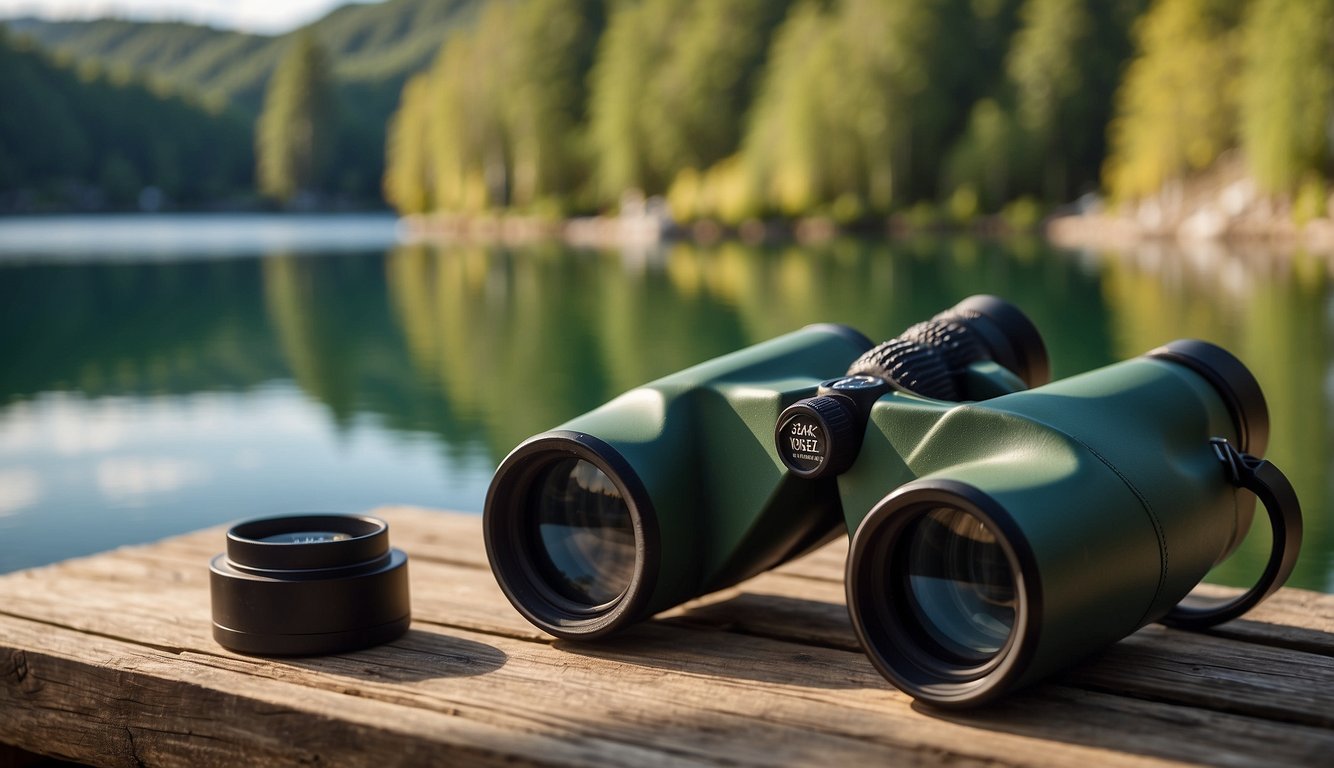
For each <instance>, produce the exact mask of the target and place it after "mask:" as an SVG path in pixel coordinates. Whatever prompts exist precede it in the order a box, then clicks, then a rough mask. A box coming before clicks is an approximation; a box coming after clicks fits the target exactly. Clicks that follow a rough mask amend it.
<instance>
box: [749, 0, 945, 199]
mask: <svg viewBox="0 0 1334 768" xmlns="http://www.w3.org/2000/svg"><path fill="white" fill-rule="evenodd" d="M952 10H953V8H952V4H951V3H949V2H943V1H941V0H936V1H935V2H918V3H902V2H896V1H895V0H843V1H842V2H839V3H836V4H835V5H833V6H832V7H829V8H823V7H820V6H818V5H815V4H805V5H803V6H800V7H798V8H797V9H796V10H795V11H794V12H793V13H792V15H791V16H790V17H789V18H788V20H787V21H786V22H785V23H784V24H783V27H782V29H781V30H780V31H779V33H778V38H777V40H776V41H775V43H774V51H773V55H772V57H771V60H770V62H769V66H768V71H767V75H766V79H765V82H764V85H763V87H762V89H761V91H760V93H759V96H758V97H757V100H756V103H755V105H754V107H753V111H752V112H751V115H752V119H751V122H750V126H749V131H748V134H747V138H746V145H745V150H744V152H745V157H746V162H747V165H748V166H749V168H750V169H751V171H752V173H753V174H754V175H755V178H756V183H757V185H758V188H759V189H760V190H761V193H760V194H761V197H762V199H764V200H765V202H766V203H767V204H769V205H771V206H773V207H774V208H775V209H777V210H778V211H781V212H783V213H786V214H798V213H804V212H810V211H818V210H824V209H827V208H828V206H830V205H831V204H832V203H834V201H836V200H838V199H839V198H841V197H842V196H844V195H850V196H852V198H853V199H855V201H856V202H857V203H858V205H859V206H860V207H861V209H862V210H864V211H867V212H871V213H881V214H882V213H885V212H887V211H888V210H889V208H890V205H891V204H892V203H893V202H894V201H895V200H896V199H902V200H911V199H914V198H916V197H919V196H921V195H923V194H924V193H928V192H929V189H928V188H927V187H926V185H925V184H922V183H920V181H919V180H918V179H917V178H916V177H917V174H918V171H917V170H916V167H915V166H917V165H919V164H924V163H930V158H933V157H937V156H938V155H937V154H936V153H937V152H938V151H939V150H938V147H937V144H938V141H939V134H940V133H941V132H942V131H943V130H944V129H945V128H946V127H947V126H948V125H949V123H950V122H951V112H952V110H953V108H954V107H953V99H951V98H950V95H951V90H952V89H951V85H952V84H954V83H956V80H955V79H954V78H955V77H956V72H955V70H954V66H955V61H954V58H953V57H954V56H956V55H957V53H958V50H959V47H960V46H961V45H962V43H963V42H964V39H963V36H962V35H961V34H960V33H959V31H958V28H960V27H962V26H963V25H960V24H956V23H954V19H952V18H951V16H952V14H951V11H952ZM845 205H846V204H845Z"/></svg>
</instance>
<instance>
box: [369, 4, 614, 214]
mask: <svg viewBox="0 0 1334 768" xmlns="http://www.w3.org/2000/svg"><path fill="white" fill-rule="evenodd" d="M600 11H601V4H600V3H598V2H596V0H525V2H521V3H516V2H497V3H493V4H491V5H489V6H487V8H486V10H485V11H484V12H483V13H482V16H481V18H480V19H479V20H478V23H477V26H476V27H475V28H474V29H473V30H471V31H469V32H466V33H463V32H460V33H456V34H454V35H452V36H451V37H450V39H449V40H448V41H447V42H446V43H445V45H444V47H443V48H442V49H441V51H440V54H439V56H438V57H437V59H436V62H435V64H434V65H433V66H432V67H431V69H430V71H429V72H427V73H426V74H424V75H420V76H418V77H417V78H413V79H412V80H411V81H409V83H408V85H407V87H406V88H405V89H404V93H403V98H402V101H401V104H400V107H399V110H398V112H397V113H395V115H394V117H393V119H392V121H391V126H392V128H391V134H390V141H389V143H388V150H387V151H388V155H387V161H386V174H385V190H386V194H387V195H388V197H389V199H390V201H391V202H392V203H394V204H395V205H396V206H398V207H399V209H400V210H404V211H419V210H427V209H431V210H446V211H480V210H483V209H486V208H493V207H504V206H515V207H520V208H530V209H531V208H542V209H544V210H552V208H553V204H554V207H555V208H556V209H559V207H560V205H559V201H560V200H562V199H564V198H567V197H568V196H569V195H570V194H572V193H573V192H574V191H575V190H578V189H579V188H580V187H581V186H582V185H583V183H584V178H585V172H584V169H585V167H586V165H587V164H586V163H585V162H584V161H583V158H584V153H583V149H582V147H581V145H580V126H581V125H582V124H583V123H584V121H585V119H586V108H585V105H586V102H587V95H586V89H585V86H584V83H585V81H586V79H587V76H588V70H589V68H590V67H591V66H592V59H593V52H594V48H595V45H596V41H597V39H598V35H599V33H600V32H601V27H602V22H601V13H600Z"/></svg>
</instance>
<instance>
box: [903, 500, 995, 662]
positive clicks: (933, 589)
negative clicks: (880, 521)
mask: <svg viewBox="0 0 1334 768" xmlns="http://www.w3.org/2000/svg"><path fill="white" fill-rule="evenodd" d="M912 525H913V527H912V529H911V530H909V531H907V536H906V540H905V544H906V546H907V551H906V553H905V554H906V558H905V559H906V567H907V569H908V570H907V584H906V586H907V590H906V592H907V595H908V598H909V599H908V602H910V603H911V604H912V609H913V610H912V613H913V616H914V618H915V619H916V622H917V623H918V624H919V625H920V626H921V628H922V630H924V632H925V634H926V635H927V637H929V638H930V639H931V640H932V641H934V643H935V644H936V645H938V646H939V647H940V649H941V650H943V651H944V652H945V653H946V655H948V656H952V657H955V658H956V659H957V660H958V661H963V662H982V661H986V660H988V659H990V658H992V657H994V656H995V655H996V654H997V652H999V651H1000V649H1001V648H1003V647H1004V646H1005V641H1006V640H1007V639H1008V638H1009V636H1010V632H1011V631H1012V630H1013V629H1014V620H1015V607H1016V602H1015V578H1014V572H1013V570H1012V569H1011V567H1010V561H1009V559H1008V558H1007V557H1006V555H1005V551H1004V550H1003V549H1002V548H1001V546H1000V544H999V543H997V541H996V536H995V534H994V533H992V532H991V530H990V529H989V528H988V527H987V526H986V524H985V523H983V522H982V521H981V520H979V519H978V518H977V517H974V516H973V515H971V514H969V513H967V512H964V511H962V510H959V509H955V508H952V507H937V508H935V509H933V510H931V511H930V512H927V513H926V514H925V515H923V516H922V517H921V518H919V519H918V520H917V521H916V522H915V523H913V524H912Z"/></svg>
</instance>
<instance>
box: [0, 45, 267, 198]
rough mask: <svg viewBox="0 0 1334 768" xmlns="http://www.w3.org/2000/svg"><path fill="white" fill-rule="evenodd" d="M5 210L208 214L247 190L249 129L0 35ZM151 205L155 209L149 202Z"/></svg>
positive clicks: (235, 117)
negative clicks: (205, 210) (180, 209)
mask: <svg viewBox="0 0 1334 768" xmlns="http://www.w3.org/2000/svg"><path fill="white" fill-rule="evenodd" d="M0 71H2V72H4V73H5V76H4V77H3V78H0V104H3V105H4V109H0V211H5V210H20V209H21V210H47V209H68V208H76V209H77V208H90V209H106V208H111V209H116V208H133V207H136V206H138V205H140V193H141V190H143V189H144V188H145V187H153V188H156V190H157V192H155V193H150V194H151V195H152V196H153V197H156V196H157V195H159V194H160V195H161V196H165V200H164V202H166V203H168V204H184V205H192V206H199V205H208V204H213V203H215V202H217V201H219V200H221V199H224V198H226V197H227V196H230V195H234V194H236V193H237V191H238V190H245V189H248V188H249V186H250V179H251V172H252V167H253V161H252V160H251V157H252V154H251V137H250V131H249V128H248V122H247V120H246V118H245V117H244V116H242V115H239V114H236V113H235V112H233V111H230V110H222V111H220V110H217V109H210V108H207V107H205V106H204V105H202V104H199V103H197V102H195V101H192V100H190V99H188V98H184V97H181V96H178V95H172V94H166V93H162V92H160V91H159V90H157V89H155V88H153V87H151V86H150V85H149V84H147V83H144V82H142V81H136V80H133V79H125V78H122V77H119V76H112V75H109V74H107V73H105V72H102V71H99V70H98V69H97V68H96V67H92V66H89V65H87V64H84V65H80V66H77V67H76V66H73V65H70V64H69V63H63V64H62V63H60V62H57V61H55V60H53V59H52V58H51V57H50V56H49V55H47V54H45V53H44V52H42V51H40V50H37V49H36V48H34V46H33V45H32V44H31V42H30V41H27V40H22V39H20V40H12V39H10V37H9V35H8V34H6V33H5V32H4V30H3V29H0ZM144 204H145V205H151V202H145V203H144Z"/></svg>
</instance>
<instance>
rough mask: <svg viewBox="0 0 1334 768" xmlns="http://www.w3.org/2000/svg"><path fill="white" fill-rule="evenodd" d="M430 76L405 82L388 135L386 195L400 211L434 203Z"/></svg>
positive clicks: (417, 210) (420, 210) (418, 210)
mask: <svg viewBox="0 0 1334 768" xmlns="http://www.w3.org/2000/svg"><path fill="white" fill-rule="evenodd" d="M429 89H430V80H429V77H428V76H427V75H425V74H420V75H417V76H415V77H413V78H411V79H410V80H408V82H407V84H406V85H404V86H403V98H402V101H401V102H400V103H399V107H398V111H397V112H395V113H394V115H393V117H392V118H390V120H389V128H388V131H387V136H386V138H385V174H384V197H385V200H387V201H388V202H389V204H390V205H392V206H394V208H396V209H398V211H399V212H400V213H425V212H426V211H428V210H430V207H431V203H432V200H431V194H430V188H429V186H428V182H427V179H428V168H427V158H428V157H429V153H428V147H427V141H426V128H427V123H426V113H427V108H428V107H427V97H428V93H429Z"/></svg>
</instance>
